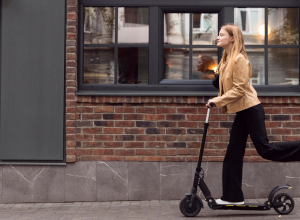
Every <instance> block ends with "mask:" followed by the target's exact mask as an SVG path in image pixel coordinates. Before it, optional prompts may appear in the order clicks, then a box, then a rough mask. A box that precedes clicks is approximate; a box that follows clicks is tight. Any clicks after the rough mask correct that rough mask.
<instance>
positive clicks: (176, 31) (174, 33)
mask: <svg viewBox="0 0 300 220" xmlns="http://www.w3.org/2000/svg"><path fill="white" fill-rule="evenodd" d="M189 18H190V16H189V14H188V13H165V14H164V43H165V44H189V25H190V19H189Z"/></svg>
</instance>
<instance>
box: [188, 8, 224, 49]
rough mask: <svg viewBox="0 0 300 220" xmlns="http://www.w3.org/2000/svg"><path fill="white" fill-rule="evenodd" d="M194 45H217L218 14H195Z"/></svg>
mask: <svg viewBox="0 0 300 220" xmlns="http://www.w3.org/2000/svg"><path fill="white" fill-rule="evenodd" d="M192 16H193V45H216V44H217V43H216V38H217V36H218V14H216V13H201V14H193V15H192Z"/></svg>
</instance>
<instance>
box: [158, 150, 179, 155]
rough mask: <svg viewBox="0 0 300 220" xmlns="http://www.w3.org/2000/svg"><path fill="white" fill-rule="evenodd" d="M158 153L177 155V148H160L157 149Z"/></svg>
mask: <svg viewBox="0 0 300 220" xmlns="http://www.w3.org/2000/svg"><path fill="white" fill-rule="evenodd" d="M157 155H161V156H175V155H177V150H176V149H167V150H162V149H159V150H157Z"/></svg>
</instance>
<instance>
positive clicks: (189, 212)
mask: <svg viewBox="0 0 300 220" xmlns="http://www.w3.org/2000/svg"><path fill="white" fill-rule="evenodd" d="M190 201H191V196H185V197H184V198H183V199H182V200H181V201H180V204H179V209H180V211H181V213H182V214H183V215H185V216H187V217H194V216H196V215H198V213H199V212H200V210H201V203H200V201H199V199H198V198H197V197H196V198H195V199H194V202H193V206H192V207H191V208H190V207H189V205H190Z"/></svg>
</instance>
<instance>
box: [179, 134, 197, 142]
mask: <svg viewBox="0 0 300 220" xmlns="http://www.w3.org/2000/svg"><path fill="white" fill-rule="evenodd" d="M197 139H198V137H197V135H179V136H177V141H197Z"/></svg>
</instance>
